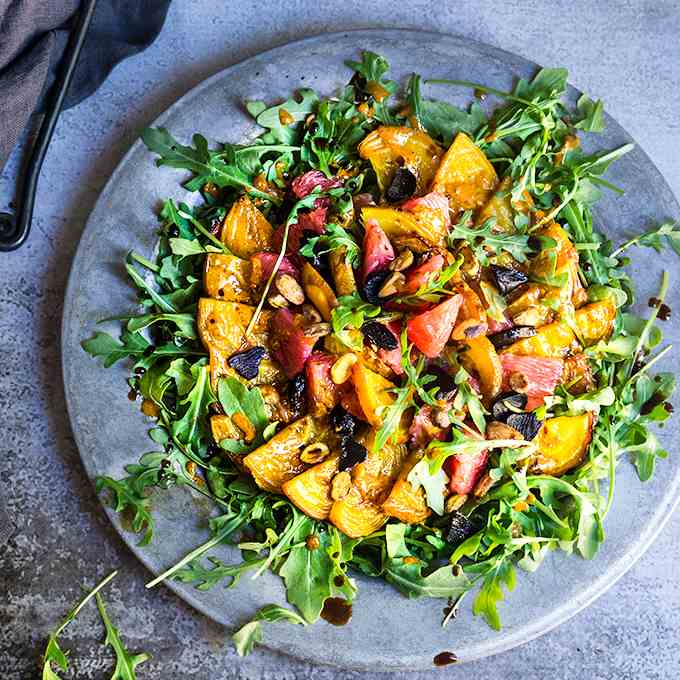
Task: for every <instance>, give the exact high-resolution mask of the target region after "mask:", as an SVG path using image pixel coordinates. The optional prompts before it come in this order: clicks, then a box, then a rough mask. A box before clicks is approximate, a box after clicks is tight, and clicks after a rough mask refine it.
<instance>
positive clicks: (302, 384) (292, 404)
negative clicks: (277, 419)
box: [288, 373, 307, 418]
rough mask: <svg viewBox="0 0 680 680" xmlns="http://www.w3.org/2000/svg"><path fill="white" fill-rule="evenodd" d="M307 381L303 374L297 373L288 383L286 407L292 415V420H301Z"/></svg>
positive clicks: (305, 403) (304, 405) (305, 404)
mask: <svg viewBox="0 0 680 680" xmlns="http://www.w3.org/2000/svg"><path fill="white" fill-rule="evenodd" d="M306 389H307V380H306V379H305V374H304V373H298V374H297V375H296V376H295V377H294V378H293V379H292V380H291V381H290V383H288V406H289V408H290V410H291V412H292V414H293V418H301V417H302V415H303V414H304V412H305V407H306V406H307V399H306V397H305V391H306Z"/></svg>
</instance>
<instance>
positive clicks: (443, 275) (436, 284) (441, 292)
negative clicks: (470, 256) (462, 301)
mask: <svg viewBox="0 0 680 680" xmlns="http://www.w3.org/2000/svg"><path fill="white" fill-rule="evenodd" d="M462 264H463V258H462V256H461V257H459V258H458V259H457V260H456V261H455V262H454V263H453V264H451V265H449V266H448V267H444V269H442V270H441V271H439V272H435V275H434V276H432V277H431V278H429V279H428V280H427V281H426V282H425V283H423V284H421V285H420V287H419V288H418V290H417V291H416V292H415V293H411V294H409V295H401V296H398V297H396V298H394V302H395V303H397V304H400V305H421V304H422V303H423V302H430V303H437V302H439V301H440V300H441V299H442V298H443V297H446V296H447V295H455V291H453V290H451V289H450V288H447V284H448V283H449V281H450V280H451V279H452V278H453V277H454V276H455V275H456V274H457V273H458V270H459V269H460V266H461V265H462Z"/></svg>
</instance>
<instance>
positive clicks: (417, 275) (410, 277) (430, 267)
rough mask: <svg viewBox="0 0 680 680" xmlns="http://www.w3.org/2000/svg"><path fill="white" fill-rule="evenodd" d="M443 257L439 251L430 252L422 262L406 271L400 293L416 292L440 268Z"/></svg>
mask: <svg viewBox="0 0 680 680" xmlns="http://www.w3.org/2000/svg"><path fill="white" fill-rule="evenodd" d="M443 266H444V258H443V256H442V254H441V253H432V254H431V255H430V256H429V257H428V258H427V259H426V260H425V261H424V262H422V263H421V264H419V265H417V266H416V267H412V268H411V269H409V270H408V271H407V272H406V283H405V284H404V287H403V288H402V289H401V291H400V295H410V294H412V293H416V292H417V291H418V289H419V288H420V287H421V286H423V285H425V284H426V283H427V282H428V281H430V280H431V279H432V278H433V277H434V276H436V274H437V272H439V271H441V270H442V267H443Z"/></svg>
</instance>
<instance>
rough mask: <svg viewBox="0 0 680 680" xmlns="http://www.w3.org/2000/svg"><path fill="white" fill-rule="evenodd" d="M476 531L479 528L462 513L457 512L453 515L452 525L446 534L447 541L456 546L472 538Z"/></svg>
mask: <svg viewBox="0 0 680 680" xmlns="http://www.w3.org/2000/svg"><path fill="white" fill-rule="evenodd" d="M476 531H477V527H476V526H475V525H474V524H473V523H472V522H471V521H470V520H469V519H468V518H467V517H466V516H465V515H464V514H463V513H462V512H458V511H457V510H456V511H454V512H452V513H451V524H450V525H449V530H448V532H447V534H446V540H447V541H448V542H449V543H450V544H451V545H454V546H455V545H458V544H459V543H462V542H463V541H464V540H465V539H466V538H468V537H469V536H472V534H474V533H475V532H476Z"/></svg>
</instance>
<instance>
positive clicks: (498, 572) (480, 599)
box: [470, 555, 516, 630]
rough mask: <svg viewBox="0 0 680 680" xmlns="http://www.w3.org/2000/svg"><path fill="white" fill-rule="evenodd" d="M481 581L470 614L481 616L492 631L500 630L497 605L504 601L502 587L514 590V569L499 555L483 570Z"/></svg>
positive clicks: (510, 563)
mask: <svg viewBox="0 0 680 680" xmlns="http://www.w3.org/2000/svg"><path fill="white" fill-rule="evenodd" d="M485 566H486V565H485ZM470 572H472V569H470ZM483 579H484V580H483V582H482V587H481V588H480V589H479V592H478V593H477V596H476V597H475V599H474V601H473V603H472V613H473V614H474V615H475V616H481V617H482V618H483V619H484V620H485V621H486V622H487V623H488V624H489V626H491V628H493V629H494V630H500V629H501V619H500V616H499V614H498V603H499V602H500V601H501V600H503V599H504V595H503V586H505V587H506V588H507V589H508V590H514V588H515V582H516V572H515V568H514V567H513V565H512V562H511V561H510V560H509V559H508V558H507V557H506V556H505V555H500V556H499V557H497V558H494V559H493V560H492V561H491V565H490V566H489V567H488V568H486V569H485V572H484V577H483Z"/></svg>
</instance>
